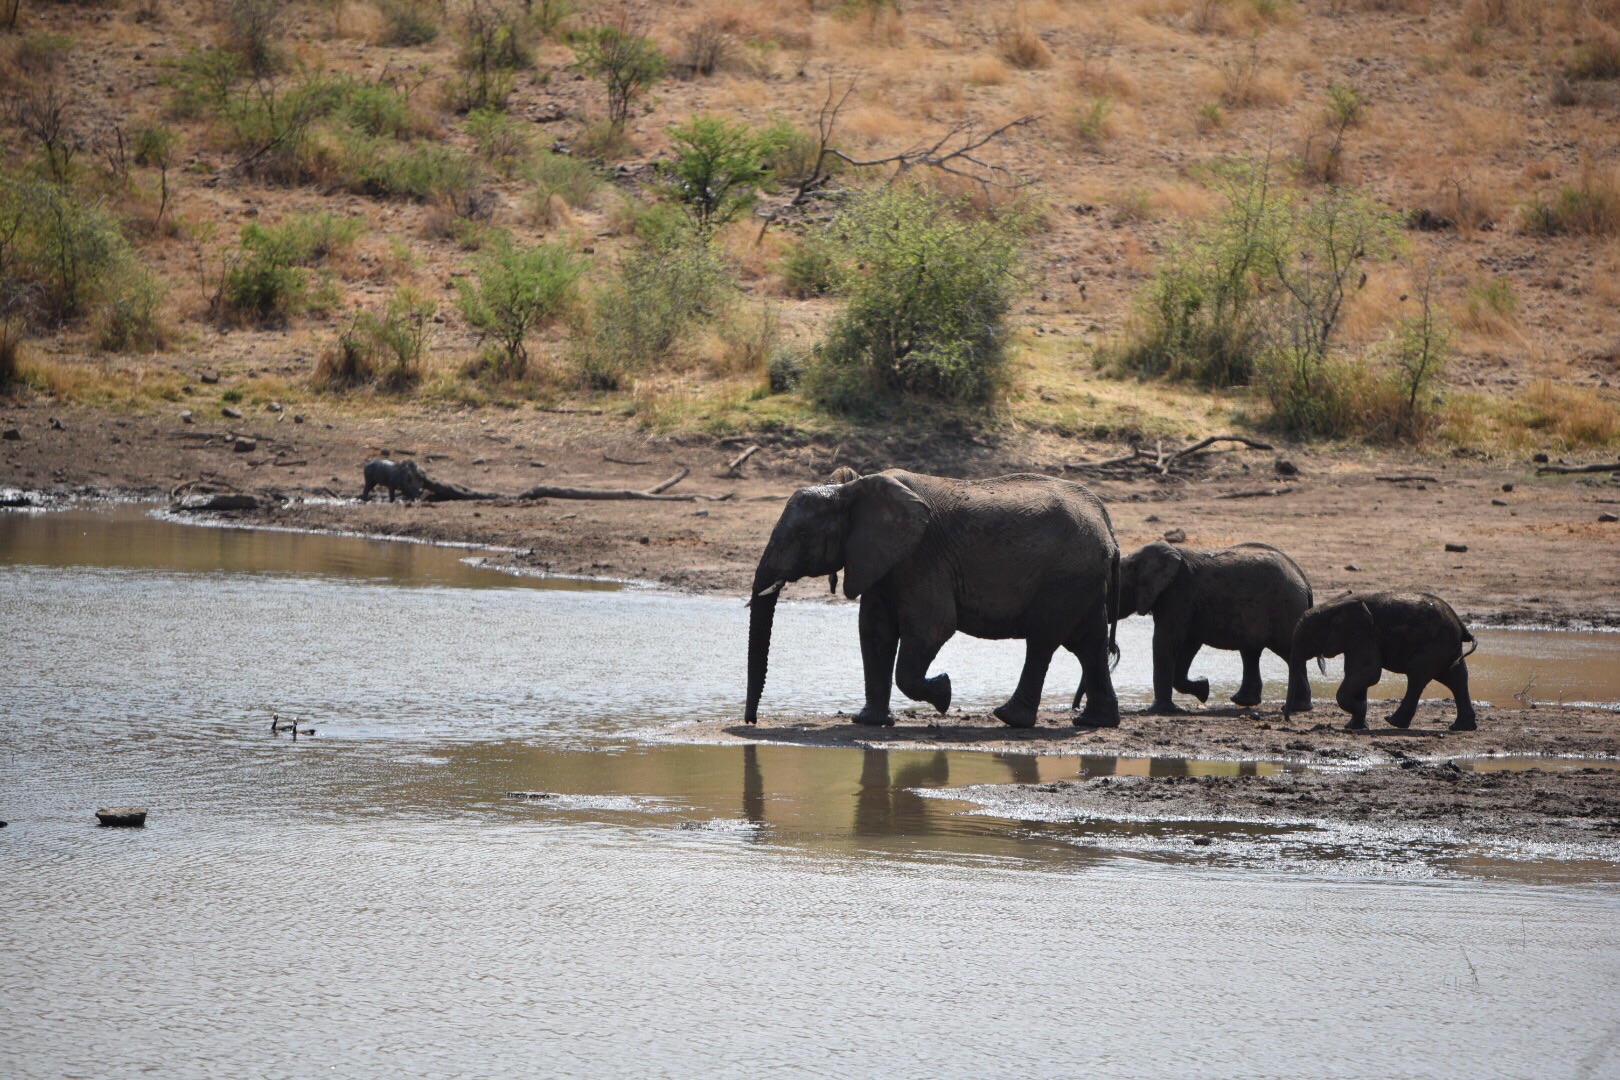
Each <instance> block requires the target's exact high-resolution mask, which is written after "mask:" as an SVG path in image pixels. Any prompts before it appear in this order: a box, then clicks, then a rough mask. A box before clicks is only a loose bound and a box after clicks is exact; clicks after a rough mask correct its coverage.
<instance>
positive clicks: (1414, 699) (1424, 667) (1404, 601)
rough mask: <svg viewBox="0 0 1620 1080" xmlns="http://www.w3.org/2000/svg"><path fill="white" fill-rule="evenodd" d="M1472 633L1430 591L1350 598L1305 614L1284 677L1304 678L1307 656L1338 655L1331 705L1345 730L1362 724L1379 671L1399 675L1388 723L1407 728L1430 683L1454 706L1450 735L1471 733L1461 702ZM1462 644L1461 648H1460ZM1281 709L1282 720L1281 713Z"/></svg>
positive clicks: (1465, 703)
mask: <svg viewBox="0 0 1620 1080" xmlns="http://www.w3.org/2000/svg"><path fill="white" fill-rule="evenodd" d="M1473 642H1474V635H1473V634H1470V633H1469V632H1468V628H1467V627H1465V626H1464V625H1463V624H1462V620H1461V619H1459V618H1457V613H1456V612H1455V611H1453V610H1451V605H1450V604H1448V603H1446V602H1445V601H1444V600H1442V599H1440V598H1439V597H1438V596H1434V595H1431V594H1430V593H1418V592H1380V593H1359V594H1358V593H1351V594H1349V595H1348V596H1343V597H1340V598H1339V599H1337V600H1331V601H1329V602H1327V603H1325V604H1322V605H1321V606H1319V607H1314V608H1312V609H1311V610H1309V611H1307V612H1306V613H1305V614H1304V616H1302V617H1301V618H1300V620H1299V625H1298V626H1296V627H1295V628H1294V641H1293V655H1292V656H1291V658H1290V660H1289V668H1290V676H1291V677H1300V678H1303V677H1304V668H1305V662H1306V660H1308V659H1309V658H1310V657H1313V656H1338V655H1339V654H1340V653H1343V654H1344V682H1342V683H1341V684H1340V685H1339V692H1338V695H1337V700H1338V702H1339V708H1341V709H1343V710H1344V711H1345V712H1347V713H1349V714H1350V722H1349V723H1348V724H1346V725H1345V727H1346V728H1348V729H1349V730H1351V731H1362V730H1365V729H1366V727H1367V688H1368V687H1370V686H1372V685H1373V684H1375V683H1376V682H1378V680H1379V679H1380V678H1381V677H1382V675H1383V673H1384V671H1385V670H1386V669H1387V670H1389V671H1394V672H1397V673H1399V674H1402V675H1405V676H1406V696H1405V697H1404V698H1402V699H1401V703H1400V704H1399V705H1398V706H1396V708H1395V711H1394V713H1392V714H1391V715H1390V718H1389V722H1390V723H1391V724H1393V725H1394V726H1396V727H1398V728H1404V727H1407V726H1408V725H1410V724H1411V723H1412V717H1413V715H1414V714H1415V713H1416V712H1417V705H1418V696H1419V695H1420V694H1422V693H1423V688H1424V687H1426V686H1428V685H1429V683H1430V682H1432V681H1434V680H1436V679H1438V680H1439V681H1440V683H1441V684H1442V685H1444V686H1445V687H1446V688H1447V689H1449V690H1450V691H1451V696H1452V697H1453V698H1454V699H1456V702H1457V720H1456V722H1455V723H1453V724H1452V725H1451V730H1452V731H1472V730H1474V728H1475V727H1477V726H1478V725H1477V724H1476V723H1475V720H1474V703H1473V702H1472V701H1471V700H1469V697H1468V665H1467V664H1466V663H1464V659H1465V658H1466V657H1467V656H1469V655H1470V654H1471V653H1473V651H1474V649H1473V647H1472V644H1473ZM1465 644H1466V645H1470V647H1469V648H1468V649H1467V651H1464V649H1463V646H1464V645H1465ZM1288 711H1289V710H1287V709H1285V710H1284V713H1283V715H1284V716H1287V714H1288Z"/></svg>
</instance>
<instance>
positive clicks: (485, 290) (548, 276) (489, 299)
mask: <svg viewBox="0 0 1620 1080" xmlns="http://www.w3.org/2000/svg"><path fill="white" fill-rule="evenodd" d="M474 269H475V272H476V273H477V276H478V281H477V284H476V285H475V284H473V283H471V282H468V281H466V280H461V281H458V282H457V283H456V284H457V287H458V288H459V290H460V295H459V296H458V297H457V301H456V303H457V306H458V307H459V308H460V309H461V314H462V316H463V317H464V318H465V319H466V320H467V323H468V324H469V325H470V326H471V327H472V328H473V329H474V330H476V331H478V333H479V335H480V336H481V337H482V338H484V339H486V340H488V341H490V342H491V343H492V344H493V345H494V347H495V348H494V351H493V352H492V354H491V356H490V359H491V361H492V362H491V365H490V366H491V367H492V369H493V370H494V371H495V373H496V375H497V376H499V377H502V378H507V379H518V378H521V377H522V376H523V375H524V374H525V373H526V372H527V370H528V365H529V350H528V346H527V344H526V341H527V339H528V336H529V332H530V331H531V330H534V329H536V328H537V327H540V326H543V325H545V324H546V323H549V322H551V321H552V320H554V319H556V318H557V317H558V316H559V315H561V314H563V313H564V312H565V311H566V310H567V308H568V307H569V305H570V304H572V302H573V300H574V296H575V293H576V288H577V283H578V281H579V276H580V274H581V273H582V272H583V271H584V267H583V266H582V265H581V264H580V263H579V262H578V261H577V260H576V259H575V258H574V256H573V255H572V254H570V253H569V252H568V250H567V249H566V248H564V247H563V246H562V245H560V244H539V245H537V246H535V247H530V248H525V247H517V246H515V245H512V244H509V243H508V244H502V245H499V246H497V247H496V248H495V249H494V250H493V251H491V252H490V253H488V254H487V255H485V256H484V257H483V258H481V259H479V261H478V262H477V263H475V264H474Z"/></svg>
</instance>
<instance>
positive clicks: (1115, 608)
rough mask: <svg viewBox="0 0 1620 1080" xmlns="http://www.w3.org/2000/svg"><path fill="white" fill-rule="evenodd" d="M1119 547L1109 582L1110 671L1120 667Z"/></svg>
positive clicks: (1115, 549)
mask: <svg viewBox="0 0 1620 1080" xmlns="http://www.w3.org/2000/svg"><path fill="white" fill-rule="evenodd" d="M1118 629H1119V545H1117V544H1116V545H1115V546H1114V561H1113V564H1112V566H1111V567H1110V573H1109V580H1108V670H1109V671H1112V670H1114V668H1116V667H1118V666H1119V641H1118V640H1117V634H1116V631H1117V630H1118Z"/></svg>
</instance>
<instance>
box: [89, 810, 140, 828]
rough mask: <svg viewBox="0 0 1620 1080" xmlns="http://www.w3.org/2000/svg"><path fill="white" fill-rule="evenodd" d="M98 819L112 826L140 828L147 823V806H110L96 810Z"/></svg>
mask: <svg viewBox="0 0 1620 1080" xmlns="http://www.w3.org/2000/svg"><path fill="white" fill-rule="evenodd" d="M96 820H97V821H99V822H101V823H102V824H103V825H106V826H110V827H112V828H123V829H139V828H141V827H142V826H144V825H145V824H146V807H144V806H109V807H107V808H106V809H105V810H97V811H96Z"/></svg>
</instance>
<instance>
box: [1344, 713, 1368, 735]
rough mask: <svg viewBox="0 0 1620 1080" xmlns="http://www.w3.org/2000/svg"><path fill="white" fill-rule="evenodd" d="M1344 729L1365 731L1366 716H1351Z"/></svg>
mask: <svg viewBox="0 0 1620 1080" xmlns="http://www.w3.org/2000/svg"><path fill="white" fill-rule="evenodd" d="M1344 730H1346V731H1366V730H1367V718H1366V717H1365V716H1352V717H1351V718H1350V722H1349V723H1348V724H1346V725H1344Z"/></svg>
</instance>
